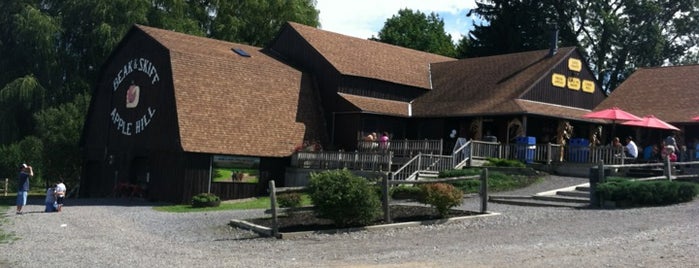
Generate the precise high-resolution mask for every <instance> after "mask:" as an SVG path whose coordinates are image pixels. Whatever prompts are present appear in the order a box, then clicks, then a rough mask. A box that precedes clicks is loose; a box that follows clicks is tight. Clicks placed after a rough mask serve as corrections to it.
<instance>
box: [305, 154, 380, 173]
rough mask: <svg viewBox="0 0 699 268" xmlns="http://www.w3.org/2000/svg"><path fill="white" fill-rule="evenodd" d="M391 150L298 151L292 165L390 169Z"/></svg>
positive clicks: (324, 167)
mask: <svg viewBox="0 0 699 268" xmlns="http://www.w3.org/2000/svg"><path fill="white" fill-rule="evenodd" d="M392 158H393V156H392V154H391V152H332V151H327V152H297V153H296V154H294V155H293V156H292V157H291V166H292V167H299V168H309V169H343V168H347V169H356V170H371V171H389V170H390V168H391V159H392Z"/></svg>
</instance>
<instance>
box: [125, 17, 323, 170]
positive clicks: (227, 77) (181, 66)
mask: <svg viewBox="0 0 699 268" xmlns="http://www.w3.org/2000/svg"><path fill="white" fill-rule="evenodd" d="M136 28H137V29H140V30H142V31H143V32H145V33H146V34H147V35H149V36H151V37H152V38H153V39H154V40H155V41H157V42H158V43H160V44H162V45H163V46H164V47H165V48H167V49H168V50H169V54H170V61H171V64H172V75H173V77H172V79H173V84H174V96H175V102H176V109H177V119H178V122H177V123H178V124H179V131H180V138H181V145H182V148H183V150H184V151H187V152H200V153H215V154H229V155H248V156H263V157H285V156H289V155H291V153H292V152H293V149H294V147H295V146H296V145H298V144H300V143H301V142H302V141H303V140H304V139H315V138H316V137H309V136H308V135H312V134H309V133H322V130H320V129H321V128H322V125H321V123H322V121H321V119H320V117H319V115H318V114H319V113H318V112H317V111H315V109H316V108H315V107H318V104H317V103H315V102H314V98H313V93H312V88H311V85H312V83H311V81H310V79H309V78H307V76H304V74H303V73H302V72H301V71H299V70H296V69H294V68H292V67H289V66H288V65H286V64H284V63H282V62H279V61H277V60H275V59H274V58H272V57H270V56H268V55H266V54H265V53H263V51H261V48H258V47H253V46H247V45H241V44H236V43H231V42H225V41H220V40H214V39H209V38H203V37H197V36H192V35H186V34H181V33H176V32H172V31H166V30H161V29H156V28H151V27H146V26H141V25H137V26H136ZM233 48H239V49H243V50H244V51H245V52H247V53H248V54H249V55H250V57H243V56H240V55H238V54H236V53H234V52H233V51H232V49H233Z"/></svg>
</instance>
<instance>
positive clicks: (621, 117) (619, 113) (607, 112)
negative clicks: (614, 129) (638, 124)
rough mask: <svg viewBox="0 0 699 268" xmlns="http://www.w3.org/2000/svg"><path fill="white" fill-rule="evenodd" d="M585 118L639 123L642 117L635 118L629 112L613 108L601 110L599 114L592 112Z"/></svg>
mask: <svg viewBox="0 0 699 268" xmlns="http://www.w3.org/2000/svg"><path fill="white" fill-rule="evenodd" d="M583 117H585V118H596V119H607V120H612V122H616V121H632V120H633V121H639V120H641V118H640V117H638V116H635V115H633V114H631V113H629V112H627V111H624V110H622V109H619V107H612V108H609V109H604V110H600V111H597V112H591V113H587V114H585V115H583Z"/></svg>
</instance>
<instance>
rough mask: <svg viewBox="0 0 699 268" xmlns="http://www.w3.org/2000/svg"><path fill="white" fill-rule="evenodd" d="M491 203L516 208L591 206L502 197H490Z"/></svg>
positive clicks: (530, 198) (529, 198)
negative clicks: (514, 206)
mask: <svg viewBox="0 0 699 268" xmlns="http://www.w3.org/2000/svg"><path fill="white" fill-rule="evenodd" d="M488 201H489V202H492V203H497V204H506V205H516V206H531V207H568V208H584V207H587V206H588V205H589V202H588V203H571V202H556V201H545V200H536V199H534V198H532V197H528V198H500V197H495V198H494V197H492V196H491V197H490V198H489V200H488Z"/></svg>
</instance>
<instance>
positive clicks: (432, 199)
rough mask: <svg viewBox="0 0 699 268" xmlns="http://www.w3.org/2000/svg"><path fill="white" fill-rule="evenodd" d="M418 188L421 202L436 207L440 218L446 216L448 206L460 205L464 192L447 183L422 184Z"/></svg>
mask: <svg viewBox="0 0 699 268" xmlns="http://www.w3.org/2000/svg"><path fill="white" fill-rule="evenodd" d="M420 188H421V189H422V192H423V196H424V197H423V198H424V201H423V202H424V203H425V204H428V205H431V206H432V207H434V208H436V209H437V211H438V212H439V215H440V216H441V217H442V218H444V217H446V216H447V214H448V213H449V209H450V208H452V207H455V206H458V205H461V203H462V201H463V198H464V192H462V191H461V190H459V189H457V188H456V187H454V186H453V185H451V184H448V183H429V184H423V185H421V186H420Z"/></svg>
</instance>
